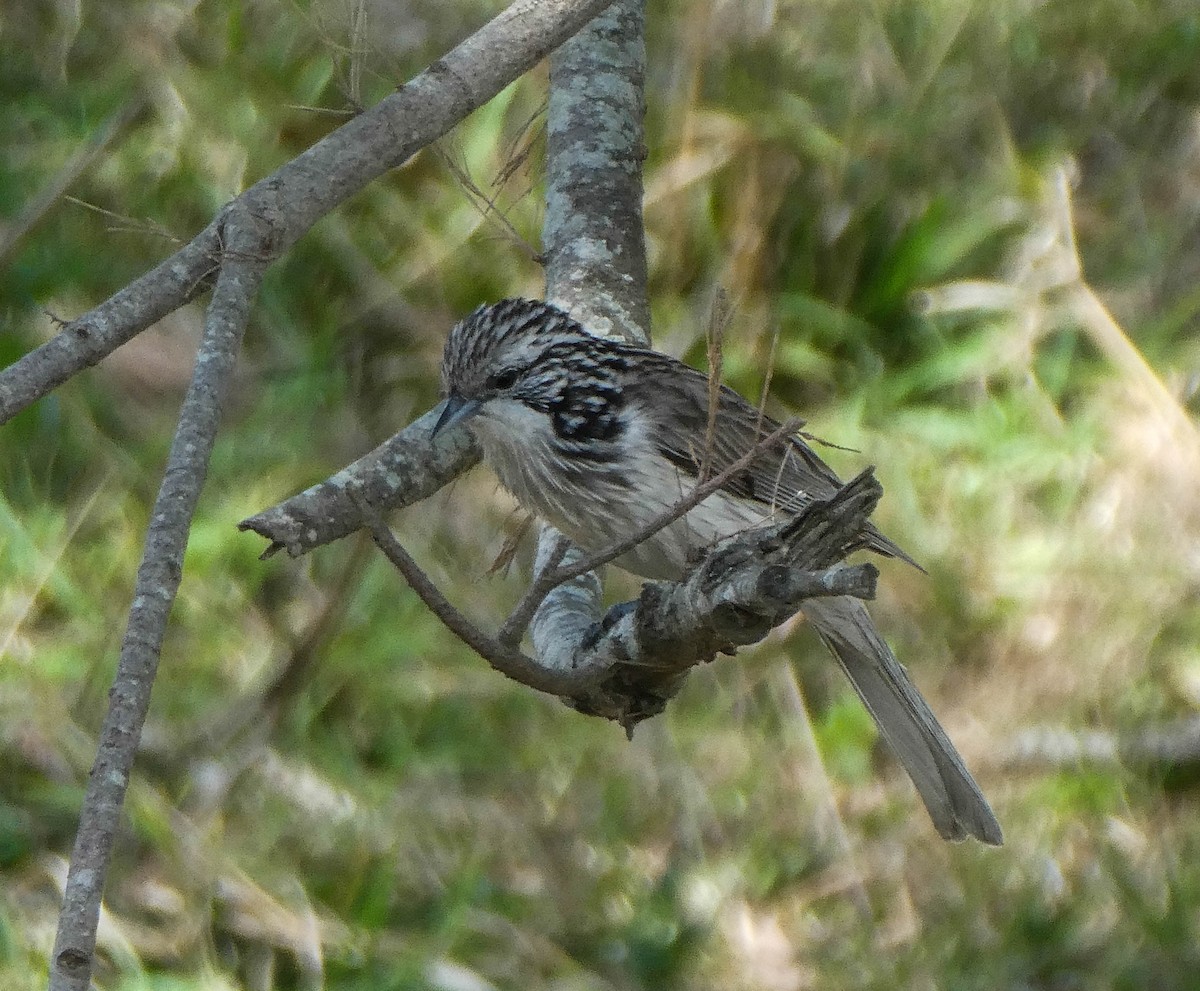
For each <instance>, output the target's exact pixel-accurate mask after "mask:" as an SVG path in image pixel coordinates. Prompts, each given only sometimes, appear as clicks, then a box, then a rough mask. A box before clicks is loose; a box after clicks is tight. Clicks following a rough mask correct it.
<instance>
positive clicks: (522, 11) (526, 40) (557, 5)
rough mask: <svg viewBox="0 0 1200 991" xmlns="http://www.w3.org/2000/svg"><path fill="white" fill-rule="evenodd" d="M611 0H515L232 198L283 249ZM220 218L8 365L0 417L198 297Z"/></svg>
mask: <svg viewBox="0 0 1200 991" xmlns="http://www.w3.org/2000/svg"><path fill="white" fill-rule="evenodd" d="M610 2H611V0H515V2H514V3H513V4H512V5H511V6H509V7H507V8H506V9H505V10H503V11H502V12H501V13H500V14H499V15H497V16H496V17H495V18H493V19H492V20H491V21H490V22H489V23H488V24H486V25H484V27H482V28H480V29H479V30H478V31H477V32H475V34H473V35H471V36H470V37H469V38H467V39H466V40H465V41H463V42H462V43H461V44H459V45H458V46H457V47H456V48H455V49H453V51H451V52H449V53H448V54H447V55H445V56H444V57H443V58H440V59H438V60H437V61H436V62H434V63H433V64H432V65H430V66H429V68H427V69H426V70H425V71H424V72H422V73H421V74H420V75H418V76H417V77H416V78H414V79H413V80H411V81H410V82H409V83H407V84H406V85H404V86H402V87H401V88H400V89H398V90H397V91H396V92H395V93H393V94H392V95H391V96H389V97H387V98H386V99H384V100H382V101H380V102H379V103H378V104H376V105H375V106H374V107H372V108H371V109H370V110H367V111H364V112H363V113H361V114H359V115H358V116H357V117H355V118H354V119H353V120H351V121H349V122H347V123H346V124H344V125H343V126H341V127H339V128H338V129H337V130H335V131H333V132H332V133H331V134H329V135H327V136H326V137H324V138H322V139H321V140H320V141H318V142H317V143H316V144H315V145H313V146H312V147H311V148H309V149H308V150H307V151H305V152H304V153H303V154H301V155H299V156H298V157H296V158H294V159H292V161H290V162H288V163H287V164H286V165H284V166H283V167H282V168H280V169H279V170H277V171H276V172H274V173H272V174H271V175H269V176H267V177H266V178H264V179H261V180H259V181H258V182H257V183H255V184H254V185H253V186H252V187H251V188H250V189H248V190H246V192H244V193H243V194H242V195H241V196H239V197H238V198H237V199H236V200H234V201H233V203H232V204H230V207H227V208H226V209H231V208H232V209H236V210H237V211H239V212H240V213H242V214H243V215H247V214H254V215H256V216H258V217H260V218H262V220H263V222H264V223H266V224H267V225H268V227H269V228H270V230H271V237H270V238H269V240H268V242H267V243H269V244H270V245H271V247H272V255H273V257H278V255H279V254H281V253H282V252H283V251H285V250H287V249H288V248H289V247H291V246H292V245H293V244H294V243H295V242H296V241H297V240H298V239H299V238H300V237H301V236H302V235H303V234H305V233H306V232H307V231H308V229H309V228H310V227H312V225H313V224H314V223H316V222H317V221H318V220H320V219H321V218H322V217H323V216H325V215H326V214H327V213H329V212H330V211H331V210H333V209H334V208H335V207H336V206H338V204H340V203H342V202H343V201H345V200H346V199H348V198H349V197H351V196H353V195H354V194H355V193H357V192H358V191H359V190H361V189H362V188H363V187H365V186H366V185H367V184H369V183H370V182H372V181H373V180H375V179H377V178H379V176H381V175H383V174H384V173H385V172H387V171H388V170H389V169H393V168H395V167H396V166H398V165H400V164H401V163H403V162H404V161H405V160H406V159H408V158H410V157H411V156H412V155H414V154H416V153H417V152H418V151H420V150H421V149H422V148H424V147H425V146H426V145H428V144H430V143H431V142H433V141H435V140H437V138H439V137H441V136H442V135H443V134H445V133H446V132H447V131H448V130H450V128H452V127H453V126H454V125H455V124H457V123H458V122H459V121H460V120H462V119H463V118H464V117H466V116H467V114H469V113H470V112H471V111H472V110H474V109H476V108H477V107H479V106H482V105H483V104H484V103H486V102H487V101H488V100H490V99H491V98H492V97H493V96H495V95H496V94H497V93H498V92H500V90H501V89H503V88H504V87H505V86H507V85H508V84H509V83H510V82H512V81H513V80H514V79H516V78H517V77H518V76H520V75H521V74H522V73H523V72H525V71H526V70H527V69H529V68H531V67H532V66H534V65H535V64H537V62H539V61H540V60H541V59H542V58H544V57H545V56H546V55H547V54H549V53H550V52H551V51H553V50H554V49H555V48H556V47H558V46H559V45H560V44H562V42H563V41H564V40H565V39H567V38H569V37H570V36H571V35H572V34H574V33H575V32H576V31H578V30H579V28H580V27H582V26H583V25H584V24H586V23H587V22H588V21H589V20H590V19H591V18H592V17H594V16H595V15H596V13H598V12H599V11H601V10H603V9H604V8H605V7H606V6H608V4H609V3H610ZM221 229H222V221H221V219H220V218H217V219H216V220H214V221H213V223H212V224H210V225H209V226H208V227H206V228H205V229H204V230H203V231H201V232H200V233H199V234H198V235H197V236H196V237H195V238H194V239H193V240H192V241H191V242H190V243H188V244H187V245H185V246H184V247H183V248H181V249H180V250H179V251H177V252H176V253H175V254H174V255H172V256H171V257H170V258H168V259H167V260H166V261H164V262H162V263H161V264H160V265H158V266H157V267H156V268H154V269H152V270H151V271H149V272H147V273H146V274H145V275H143V276H142V277H141V278H140V279H137V280H136V281H135V282H132V283H131V284H130V285H128V286H126V287H125V288H124V289H122V290H121V291H120V292H118V293H116V294H115V295H114V296H112V297H111V298H110V299H108V300H107V301H106V302H104V303H101V304H100V305H99V306H98V307H96V308H95V309H93V310H91V311H90V312H88V313H85V314H84V315H83V316H81V317H79V318H78V319H76V320H73V321H72V322H71V323H69V324H68V325H67V327H66V328H65V329H64V330H63V331H62V332H61V333H59V334H58V335H57V336H55V337H54V338H52V339H51V340H49V341H47V342H46V343H45V344H43V345H41V346H40V347H38V348H35V349H34V350H33V351H31V352H29V354H27V355H25V356H24V357H22V358H20V359H19V360H17V361H16V362H14V363H13V364H12V365H10V366H9V367H8V368H6V369H5V370H4V371H2V372H0V423H4V422H6V421H8V420H9V419H11V418H12V417H13V416H15V415H16V414H17V413H19V412H20V411H21V410H23V409H25V407H27V406H29V405H30V404H31V403H33V402H35V401H36V400H38V399H40V398H41V397H43V396H45V395H46V394H47V393H48V392H50V391H51V390H52V389H54V388H55V387H56V386H59V385H61V384H62V383H63V382H65V381H66V380H67V379H69V378H71V376H73V375H75V374H76V373H78V372H80V371H82V370H83V369H84V368H87V367H89V366H91V365H94V364H96V362H98V361H99V360H100V359H101V358H103V357H105V356H106V355H108V354H110V353H111V352H112V351H114V350H116V348H118V347H120V346H121V345H122V344H124V343H125V342H126V341H128V340H130V339H131V338H133V337H134V336H136V335H137V334H139V333H141V332H142V331H143V330H145V329H146V328H147V327H149V326H150V325H151V324H153V323H155V322H157V321H158V320H160V319H162V318H163V317H164V316H166V315H167V314H168V313H171V312H172V311H173V310H176V309H178V308H179V307H180V306H182V305H184V304H185V303H187V302H189V301H190V300H192V299H194V298H196V296H198V295H199V294H200V293H201V292H203V291H204V290H205V289H207V288H208V287H209V286H210V285H211V283H212V280H213V278H214V276H215V275H216V272H217V263H218V261H219V259H220V257H221V246H220V243H219V239H218V235H219V232H220V231H221Z"/></svg>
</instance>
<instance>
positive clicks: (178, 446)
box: [50, 210, 271, 991]
mask: <svg viewBox="0 0 1200 991" xmlns="http://www.w3.org/2000/svg"><path fill="white" fill-rule="evenodd" d="M223 219H224V223H223V227H222V230H221V234H222V240H223V241H224V243H225V253H224V256H223V261H222V263H221V270H220V275H219V277H218V279H217V286H216V291H215V292H214V293H213V298H212V302H211V303H210V304H209V308H208V316H207V319H206V321H205V327H204V337H203V339H202V341H201V344H200V350H199V352H198V354H197V357H196V368H195V372H194V373H193V375H192V381H191V385H190V386H189V387H188V391H187V395H186V397H185V398H184V401H183V408H182V410H181V412H180V417H179V426H178V428H177V429H176V431H175V439H174V441H173V442H172V444H171V452H170V455H169V457H168V459H167V466H166V471H165V473H164V475H163V481H162V486H161V487H160V488H159V492H158V498H157V499H156V500H155V503H154V511H153V513H152V514H151V517H150V526H149V529H148V531H147V534H146V547H145V551H144V552H143V556H142V563H141V566H140V567H139V568H138V575H137V584H136V586H135V588H134V597H133V605H132V607H131V608H130V612H129V623H128V626H127V627H126V630H125V637H124V640H123V641H122V644H121V655H120V659H119V661H118V664H117V675H116V679H115V680H114V682H113V687H112V690H111V691H110V693H109V709H108V714H107V716H106V717H105V720H104V726H103V728H102V730H101V734H100V744H99V747H98V749H97V753H96V761H95V763H94V764H93V766H92V772H91V775H90V776H89V778H88V785H87V791H86V792H85V794H84V800H83V808H82V810H81V812H80V817H79V832H78V833H77V835H76V837H75V847H74V850H73V851H72V854H71V867H70V871H69V873H68V875H67V885H66V891H65V893H64V895H63V905H62V912H61V914H60V916H59V923H58V933H57V936H56V938H55V942H54V952H53V955H52V957H51V974H50V989H51V991H86V989H87V988H88V987H89V984H90V978H91V971H92V963H93V957H94V954H95V949H96V925H97V921H98V919H99V913H100V900H101V896H102V894H103V891H104V882H105V876H106V874H107V871H108V863H109V856H110V854H111V852H112V844H113V837H114V835H115V833H116V830H117V825H118V821H119V819H120V813H121V806H122V803H123V802H124V799H125V791H126V789H127V787H128V785H129V775H130V772H131V770H132V768H133V760H134V755H135V754H136V752H137V748H138V741H139V739H140V737H141V731H142V724H143V723H144V722H145V719H146V710H147V708H148V707H149V705H150V690H151V687H152V686H153V684H154V676H155V673H156V672H157V670H158V658H159V653H160V651H161V648H162V642H163V636H164V634H165V632H166V625H167V617H168V615H169V614H170V611H171V605H172V603H173V602H174V601H175V593H176V592H177V591H178V589H179V581H180V578H181V575H182V571H183V554H184V550H185V549H186V547H187V538H188V531H189V529H190V527H191V522H192V516H193V514H194V512H195V509H196V502H197V500H198V499H199V497H200V489H201V487H202V486H203V484H204V478H205V476H206V475H207V473H208V462H209V457H210V455H211V453H212V448H213V443H214V441H215V438H216V433H217V427H218V425H219V423H220V418H221V407H222V403H223V401H224V398H225V394H226V391H227V389H228V386H229V382H230V379H231V378H232V373H233V367H234V363H235V360H236V356H237V352H238V349H239V347H240V345H241V341H242V337H243V335H244V333H245V330H246V323H247V321H248V320H249V316H250V308H251V306H252V304H253V301H254V299H255V297H256V296H257V294H258V288H259V284H260V283H261V281H262V276H263V272H264V271H265V270H266V268H267V265H268V263H269V261H270V258H271V254H270V248H271V244H270V232H269V229H268V228H267V226H266V225H264V224H263V223H262V222H261V218H259V217H256V216H253V215H250V214H246V213H244V212H242V211H238V210H234V211H227V212H226V213H225V215H224V218H223Z"/></svg>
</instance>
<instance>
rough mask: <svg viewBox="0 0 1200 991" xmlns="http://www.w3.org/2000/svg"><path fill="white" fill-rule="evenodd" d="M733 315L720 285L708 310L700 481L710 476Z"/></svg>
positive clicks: (697, 478)
mask: <svg viewBox="0 0 1200 991" xmlns="http://www.w3.org/2000/svg"><path fill="white" fill-rule="evenodd" d="M732 315H733V308H732V306H731V305H730V303H729V294H728V293H727V292H726V291H725V290H724V289H720V288H718V289H717V291H716V293H715V294H714V296H713V302H712V309H711V310H709V313H708V333H707V334H706V337H705V341H706V344H707V351H708V422H707V423H706V424H705V427H704V452H703V456H702V457H701V458H700V459H699V460H700V471H699V472H698V474H697V476H696V480H697V481H698V482H703V481H705V480H706V479H707V478H708V473H709V471H711V470H712V461H713V444H714V443H715V442H716V437H717V413H718V412H719V410H720V407H721V373H722V371H723V369H724V367H725V330H726V328H728V326H729V321H730V319H731V317H732Z"/></svg>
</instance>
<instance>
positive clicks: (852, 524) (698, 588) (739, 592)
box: [359, 470, 882, 731]
mask: <svg viewBox="0 0 1200 991" xmlns="http://www.w3.org/2000/svg"><path fill="white" fill-rule="evenodd" d="M881 492H882V489H881V488H880V486H879V483H878V482H877V481H876V480H875V477H874V475H873V474H872V473H871V471H870V470H867V471H865V472H863V473H862V474H861V475H859V476H858V477H857V478H855V479H853V480H852V481H850V482H848V483H847V484H846V485H844V486H842V488H841V489H840V490H839V491H838V492H837V493H835V494H834V495H833V496H832V497H831V498H829V499H825V500H818V501H817V502H814V503H812V504H810V505H809V506H808V507H806V508H805V510H804V511H803V512H802V513H801V514H800V515H799V516H797V517H796V518H794V519H788V520H785V521H783V522H781V523H778V524H776V525H774V526H770V527H764V528H762V529H755V530H748V531H746V532H745V533H741V534H737V535H735V536H733V537H730V538H728V539H726V540H724V541H722V542H720V543H718V544H717V545H716V546H715V547H714V548H712V550H710V552H709V553H708V555H707V556H706V557H705V559H704V560H703V561H702V562H701V563H700V564H698V565H697V566H696V567H695V568H694V569H692V571H691V572H689V574H688V575H687V576H686V577H685V578H684V579H683V580H682V581H679V582H656V583H649V584H647V585H645V586H644V587H643V589H642V594H641V596H640V597H639V598H638V599H637V600H636V601H634V602H625V603H622V604H621V605H617V606H613V607H612V608H611V609H609V610H608V612H607V614H605V615H603V618H601V615H600V612H599V610H598V609H595V610H594V607H593V605H592V602H593V601H594V600H592V599H591V598H590V596H584V597H582V599H581V602H575V603H572V602H571V600H568V607H567V608H566V609H565V610H564V611H560V612H559V613H558V614H556V617H555V621H556V622H558V623H560V624H561V625H562V626H563V627H564V630H563V631H562V633H563V635H562V636H560V637H559V638H558V639H556V640H553V641H552V642H550V641H548V642H547V644H543V645H540V649H539V653H538V655H537V657H536V659H535V658H531V657H529V656H527V655H526V654H524V653H522V652H521V651H520V650H519V649H517V647H516V646H515V645H514V643H513V642H512V631H510V630H509V626H510V625H511V621H510V623H506V624H505V627H504V628H503V629H502V631H501V633H500V634H499V635H497V636H496V637H492V636H490V635H489V634H487V633H484V632H483V631H481V630H480V629H479V628H478V627H477V626H475V625H474V624H473V623H472V622H471V621H470V620H468V619H467V618H466V617H465V616H463V615H462V613H460V612H459V611H458V610H457V609H455V607H454V606H453V605H451V603H450V602H449V601H448V600H447V599H446V598H445V596H443V595H442V593H441V592H440V591H439V590H438V589H437V588H436V586H435V585H434V584H433V582H432V581H430V579H429V578H428V576H427V575H425V573H424V572H423V571H422V570H421V569H420V567H419V566H418V565H417V564H416V562H415V561H413V559H412V557H411V556H410V555H409V554H408V552H407V551H405V549H404V548H403V547H402V546H401V545H400V543H399V542H398V541H397V540H396V538H395V536H394V535H393V534H392V533H391V531H390V530H389V529H388V528H387V526H386V525H385V524H384V523H383V521H382V519H381V518H380V517H379V515H378V513H377V512H376V511H375V510H374V508H373V507H371V506H370V505H369V504H367V503H366V502H363V503H362V504H361V505H360V509H359V511H360V513H361V514H362V516H363V518H364V519H365V520H366V524H367V526H368V527H369V528H370V530H371V534H372V536H373V537H374V538H375V542H376V544H377V545H378V546H379V548H380V549H381V550H382V551H383V552H384V554H386V555H387V557H388V559H389V560H390V561H391V562H392V563H393V564H394V565H395V566H396V568H397V569H398V570H399V571H400V572H401V574H402V575H403V576H404V578H405V580H406V581H407V582H408V584H409V585H410V587H411V588H412V589H413V590H414V591H415V592H416V593H417V594H418V595H419V596H420V597H421V599H422V600H423V601H424V602H425V604H426V605H427V606H428V607H429V608H430V610H431V611H432V612H433V613H434V614H435V615H436V616H437V617H438V618H439V619H440V620H441V621H442V622H443V623H444V624H445V626H446V627H447V628H448V629H449V630H450V631H451V632H452V633H454V634H455V636H457V637H459V639H461V640H462V641H463V642H464V643H466V644H467V646H469V647H470V648H471V649H472V650H474V651H475V652H476V653H478V654H479V655H480V656H481V657H483V658H484V659H485V660H487V661H488V663H489V664H491V665H492V667H494V668H495V669H496V670H497V671H499V672H501V673H502V674H505V675H507V676H508V677H510V678H512V679H514V680H515V681H518V682H520V683H521V684H523V685H527V686H528V687H530V688H534V689H537V690H538V691H542V692H547V693H549V694H552V695H557V696H559V697H561V698H562V699H563V700H564V701H566V702H567V703H568V704H569V705H571V706H573V707H574V708H576V709H578V710H579V711H581V712H585V713H588V714H590V715H597V716H603V717H605V718H607V719H613V720H615V721H617V722H619V723H621V725H622V726H624V727H625V729H626V731H632V729H633V727H634V726H635V725H636V724H637V723H638V722H640V721H641V720H642V719H645V718H647V717H648V716H652V715H655V714H656V713H658V712H660V711H662V708H663V706H664V705H665V704H666V702H667V700H668V699H669V698H670V697H671V696H672V695H673V694H674V693H675V691H676V690H677V689H678V687H679V684H680V682H681V678H682V675H684V674H685V673H686V672H687V671H688V669H690V668H692V667H694V666H695V665H697V664H701V663H704V662H706V661H710V660H712V659H713V658H714V657H715V656H716V655H717V654H718V653H734V652H735V650H736V648H737V647H739V646H742V645H744V644H748V643H754V642H756V641H757V640H760V639H762V637H764V636H765V635H766V634H767V633H768V632H769V631H770V630H771V629H772V627H774V626H776V625H778V624H779V623H781V622H783V620H785V619H786V618H788V617H789V616H791V615H793V614H794V613H795V612H796V611H797V610H798V609H799V608H800V606H801V604H802V603H803V602H804V600H806V599H811V598H815V597H819V596H834V595H852V596H855V597H858V598H864V599H869V598H873V597H874V594H875V582H876V578H877V577H878V571H877V570H876V568H875V566H874V565H872V564H860V565H854V566H849V567H843V566H839V565H837V564H836V563H835V561H830V555H835V556H837V555H840V554H841V553H842V552H844V550H845V549H846V548H853V547H855V546H857V544H858V542H859V540H860V537H859V535H860V534H861V532H862V530H863V528H864V527H865V525H866V521H867V519H868V518H869V517H870V515H871V513H872V512H873V511H874V509H875V506H876V504H877V502H878V500H879V496H880V494H881ZM681 505H682V504H681ZM677 508H678V507H677ZM685 511H686V510H684V509H681V508H680V509H679V512H680V513H682V512H685ZM667 522H669V521H666V520H664V521H662V524H661V525H666V523H667ZM552 546H553V545H552ZM571 552H572V553H576V554H578V553H579V552H578V550H577V549H575V548H572V549H571ZM584 563H585V564H586V563H588V562H584ZM544 569H545V562H539V567H538V568H537V569H536V570H537V572H538V573H539V574H540V573H542V572H543V571H544ZM560 570H561V571H562V572H563V573H569V572H571V571H572V570H575V569H574V568H572V566H571V564H569V563H568V565H567V566H565V567H564V568H562V569H560ZM581 577H582V579H583V580H585V581H589V582H592V583H593V584H595V585H596V586H598V585H599V582H598V581H597V580H596V578H595V575H594V573H593V572H591V571H589V572H587V574H586V575H584V576H581ZM578 581H580V577H576V578H574V579H572V582H573V583H574V582H578ZM568 587H571V586H568ZM587 591H588V592H589V593H590V591H591V589H588V590H587ZM572 605H573V608H572ZM593 610H594V611H593ZM583 616H591V617H592V619H591V620H589V621H588V622H587V623H584V624H582V625H580V624H579V620H580V618H581V617H583ZM505 631H508V635H507V636H508V639H507V640H506V632H505ZM535 643H536V640H535ZM547 648H548V649H547Z"/></svg>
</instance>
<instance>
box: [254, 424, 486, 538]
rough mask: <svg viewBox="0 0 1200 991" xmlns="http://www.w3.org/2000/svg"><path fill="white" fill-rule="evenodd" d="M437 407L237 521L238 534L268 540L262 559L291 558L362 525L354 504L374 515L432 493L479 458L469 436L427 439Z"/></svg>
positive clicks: (457, 433)
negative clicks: (246, 532)
mask: <svg viewBox="0 0 1200 991" xmlns="http://www.w3.org/2000/svg"><path fill="white" fill-rule="evenodd" d="M440 413H441V407H440V406H436V407H434V408H433V409H432V410H431V411H430V412H428V413H426V414H425V415H424V416H422V417H421V418H420V419H418V420H416V421H415V422H413V423H410V424H409V425H408V426H407V427H405V428H404V429H403V430H401V431H400V432H399V433H398V434H394V435H393V436H392V437H390V438H389V439H388V440H386V441H384V442H383V443H382V444H380V445H379V446H378V447H377V448H375V450H373V451H372V452H371V453H370V454H366V455H364V456H363V457H361V458H359V459H358V460H357V461H355V462H354V463H353V464H350V465H347V466H346V467H345V468H343V469H342V470H341V471H339V472H338V473H337V474H335V475H333V476H331V477H329V478H327V479H325V481H323V482H318V483H317V484H316V485H314V486H312V488H309V489H305V490H304V491H303V492H300V493H298V494H297V495H294V496H292V497H290V498H289V499H285V500H284V501H283V502H281V503H278V504H277V505H275V506H272V507H271V508H269V509H264V510H263V511H262V512H261V513H257V514H255V515H254V516H251V517H250V518H249V519H245V520H242V522H241V523H239V524H238V529H239V530H253V531H254V532H255V533H257V534H259V535H261V536H263V537H266V538H267V539H268V540H269V541H271V543H270V545H269V546H268V547H267V549H266V550H265V551H263V554H262V556H263V557H264V558H266V557H270V556H271V555H273V554H275V553H276V552H277V551H279V550H281V549H286V550H287V552H288V554H289V555H291V556H292V557H299V556H300V555H302V554H306V553H308V552H309V551H311V550H312V549H313V548H314V547H320V546H321V545H322V544H328V543H331V542H332V541H334V540H338V539H340V538H342V537H345V536H347V535H348V534H351V533H354V532H355V531H356V530H359V529H361V527H362V526H363V517H362V512H361V509H360V505H361V503H360V501H359V500H363V501H365V502H366V503H368V504H369V505H371V506H373V507H375V509H376V511H378V512H385V511H387V510H391V509H401V508H403V507H405V506H411V505H412V504H413V503H414V502H420V501H421V500H422V499H425V498H428V497H429V496H431V495H433V493H435V492H436V491H437V490H438V489H440V488H441V487H442V486H443V485H445V484H446V483H447V482H450V481H452V480H453V479H455V478H457V477H458V476H459V475H460V474H462V473H463V472H464V471H466V470H467V469H468V468H470V467H471V466H472V465H473V464H475V462H476V461H478V460H479V451H478V449H477V447H476V446H475V442H474V441H473V439H472V438H471V435H470V433H469V432H468V431H467V430H465V429H463V430H443V431H441V432H440V433H439V434H438V435H437V436H436V437H435V438H433V439H432V440H431V439H430V436H429V435H430V432H431V431H432V430H433V425H434V424H435V423H437V420H438V416H439V415H440Z"/></svg>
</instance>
